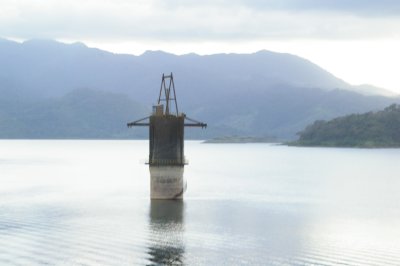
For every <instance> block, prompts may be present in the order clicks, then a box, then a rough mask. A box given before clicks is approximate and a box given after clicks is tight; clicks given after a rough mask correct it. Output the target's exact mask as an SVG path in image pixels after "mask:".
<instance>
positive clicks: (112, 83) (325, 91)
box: [0, 40, 399, 139]
mask: <svg viewBox="0 0 400 266" xmlns="http://www.w3.org/2000/svg"><path fill="white" fill-rule="evenodd" d="M0 62H1V64H0V93H1V95H2V96H1V98H2V100H0V115H1V116H0V119H1V120H0V124H1V125H0V130H2V132H0V136H1V137H3V138H14V137H24V138H38V137H40V138H46V137H51V138H69V137H73V138H79V137H84V138H121V137H123V138H125V137H128V136H131V137H138V136H139V135H141V134H142V133H140V134H139V133H137V132H138V131H137V130H138V129H133V130H132V129H131V130H128V129H126V128H125V124H126V122H128V121H130V120H135V119H138V118H141V117H143V116H145V115H146V114H148V112H149V111H148V110H150V108H151V105H152V104H154V103H155V102H156V100H157V97H158V91H159V86H160V81H161V74H162V73H170V72H173V74H174V77H175V86H176V90H177V100H178V105H179V108H180V109H179V110H180V111H184V112H185V113H186V114H187V115H188V116H189V117H192V118H196V119H198V120H202V121H205V122H207V123H208V125H209V127H208V128H207V130H206V131H202V130H198V129H188V131H187V133H188V134H187V135H188V136H189V137H196V138H209V137H215V136H225V135H238V136H255V137H265V136H274V137H277V138H280V139H293V138H294V137H295V134H296V132H298V131H299V130H301V129H302V128H304V126H305V125H307V124H309V123H311V122H313V121H314V120H316V119H330V118H333V117H336V116H340V115H345V114H349V113H354V112H356V113H357V112H366V111H371V110H378V109H381V108H383V107H384V106H387V105H389V104H391V103H393V102H399V98H395V97H384V96H366V95H362V94H360V93H357V92H354V91H357V90H359V88H357V87H353V86H350V85H349V84H347V83H346V82H344V81H342V80H340V79H338V78H336V77H334V76H333V75H331V74H330V73H328V72H327V71H325V70H324V69H322V68H320V67H318V66H317V65H315V64H313V63H312V62H310V61H308V60H306V59H303V58H300V57H298V56H294V55H290V54H282V53H274V52H269V51H260V52H257V53H253V54H216V55H207V56H200V55H196V54H187V55H181V56H177V55H173V54H168V53H165V52H161V51H148V52H145V53H144V54H142V55H140V56H133V55H124V54H113V53H110V52H106V51H102V50H99V49H96V48H89V47H87V46H86V45H84V44H82V43H74V44H64V43H59V42H56V41H51V40H30V41H26V42H23V43H17V42H13V41H8V40H1V41H0ZM82 88H87V90H84V91H85V92H84V93H83V91H81V89H82ZM74 95H75V96H74ZM111 95H112V96H111ZM71 97H72V98H71ZM89 99H90V100H91V101H92V102H91V103H90V104H91V105H92V106H93V108H89V109H88V105H87V104H88V102H87V101H89ZM95 107H96V108H97V109H96V108H95ZM122 107H123V108H122ZM106 110H108V111H109V113H105V112H106ZM112 110H114V111H112ZM144 110H147V112H145V111H144ZM50 114H51V115H50ZM61 121H63V122H61ZM100 121H101V122H102V123H100ZM26 125H29V126H26ZM119 125H122V126H121V127H119ZM115 127H118V131H115V130H114V128H115ZM72 128H73V129H72ZM79 129H81V130H79ZM136 134H139V135H136ZM143 134H144V133H143ZM143 134H142V135H143ZM143 136H144V135H143Z"/></svg>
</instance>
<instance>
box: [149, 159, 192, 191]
mask: <svg viewBox="0 0 400 266" xmlns="http://www.w3.org/2000/svg"><path fill="white" fill-rule="evenodd" d="M185 191H186V180H185V179H184V177H183V166H150V198H151V199H182V198H183V193H184V192H185Z"/></svg>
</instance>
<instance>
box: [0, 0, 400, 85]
mask: <svg viewBox="0 0 400 266" xmlns="http://www.w3.org/2000/svg"><path fill="white" fill-rule="evenodd" d="M399 13H400V2H398V1H394V0H393V1H389V0H387V1H361V0H357V1H345V0H335V1H333V0H331V1H317V0H298V1H295V0H280V1H268V0H266V1H260V0H248V1H244V0H230V1H227V0H217V1H209V0H205V1H194V0H188V1H180V0H171V1H162V0H139V1H128V0H114V1H107V0H96V1H94V0H86V1H78V0H70V1H61V0H51V1H50V0H42V1H29V0H21V1H13V0H0V37H4V38H8V39H13V40H20V41H22V40H26V39H32V38H39V39H56V40H59V41H64V42H76V41H80V42H84V43H86V44H88V45H90V46H92V47H98V48H101V49H105V50H108V51H112V52H115V53H128V54H141V53H143V52H144V51H145V50H163V51H167V52H171V53H175V54H185V53H191V52H194V53H198V54H213V53H253V52H256V51H258V50H262V49H266V50H271V51H278V52H287V53H292V54H296V55H299V56H302V57H305V58H307V59H309V60H311V61H313V62H314V63H316V64H318V65H320V66H322V67H324V68H325V69H326V70H328V71H329V72H331V73H333V74H334V75H336V76H337V77H340V78H342V79H344V80H345V81H347V82H349V83H351V84H372V85H375V86H379V87H383V88H386V89H389V90H392V91H395V92H397V93H400V76H399V75H397V73H396V71H397V69H399V68H400V63H399V62H400V51H399V49H398V47H400V34H399V32H398V29H399V28H400V18H399Z"/></svg>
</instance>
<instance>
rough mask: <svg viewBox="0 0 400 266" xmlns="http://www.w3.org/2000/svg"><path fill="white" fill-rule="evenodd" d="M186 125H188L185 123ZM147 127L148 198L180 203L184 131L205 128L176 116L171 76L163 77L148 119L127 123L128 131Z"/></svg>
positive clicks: (182, 185)
mask: <svg viewBox="0 0 400 266" xmlns="http://www.w3.org/2000/svg"><path fill="white" fill-rule="evenodd" d="M185 121H189V122H185ZM132 126H148V127H149V144H150V154H149V161H148V164H149V168H150V197H151V198H152V199H182V197H183V193H184V192H185V190H186V181H185V179H184V176H183V170H184V166H185V164H187V163H186V159H185V155H184V127H185V126H190V127H201V128H205V127H207V124H205V123H201V122H198V121H196V120H193V119H190V118H188V117H187V116H186V115H185V114H184V113H179V111H178V103H177V100H176V93H175V84H174V78H173V75H172V73H171V74H170V75H164V74H163V76H162V80H161V87H160V93H159V96H158V102H157V105H155V106H153V113H152V115H151V116H148V117H145V118H142V119H139V120H137V121H134V122H131V123H128V127H132Z"/></svg>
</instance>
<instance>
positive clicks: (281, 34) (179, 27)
mask: <svg viewBox="0 0 400 266" xmlns="http://www.w3.org/2000/svg"><path fill="white" fill-rule="evenodd" d="M0 6H1V9H0V36H4V37H14V38H21V39H29V38H55V39H77V40H106V39H114V40H138V41H143V40H151V41H155V40H162V41H235V40H239V41H240V40H290V39H350V40H351V39H379V38H400V36H399V33H398V29H399V28H400V18H397V17H396V16H392V14H394V13H395V12H398V10H399V6H400V2H399V3H397V2H396V1H389V0H382V1H360V0H358V1H357V0H356V1H354V0H353V1H344V0H336V1H328V0H327V1H317V0H303V1H295V0H280V1H270V0H265V1H262V0H246V1H245V0H231V1H228V0H215V1H211V0H203V1H198V0H196V1H194V0H185V1H183V0H170V1H161V0H137V1H128V0H113V1H107V0H69V1H63V0H42V1H31V0H20V1H14V0H0ZM385 14H386V15H385Z"/></svg>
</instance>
